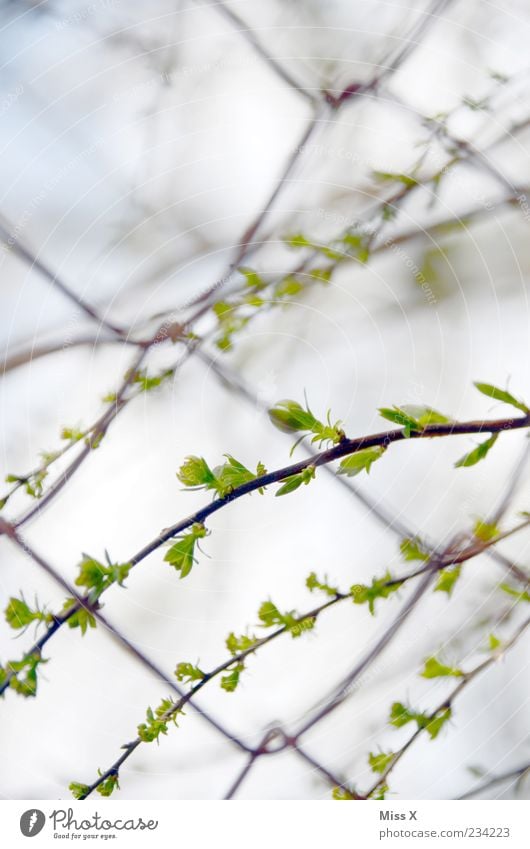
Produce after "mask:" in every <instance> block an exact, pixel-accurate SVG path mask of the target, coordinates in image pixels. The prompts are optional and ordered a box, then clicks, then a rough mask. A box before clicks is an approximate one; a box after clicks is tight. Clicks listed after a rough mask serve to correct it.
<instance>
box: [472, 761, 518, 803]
mask: <svg viewBox="0 0 530 849" xmlns="http://www.w3.org/2000/svg"><path fill="white" fill-rule="evenodd" d="M529 773H530V763H527V764H525V765H524V766H520V767H518V768H517V769H512V770H510V771H509V772H505V773H503V774H502V775H495V776H493V777H492V778H489V779H488V780H487V781H485V782H484V783H483V784H479V785H478V787H474V788H473V789H472V790H468V792H467V793H464V794H463V796H458V801H463V800H464V799H473V797H474V796H479V795H480V794H481V793H484V792H485V791H486V790H489V789H490V788H491V787H495V786H496V785H497V784H505V783H506V782H509V785H511V784H513V783H517V782H518V781H520V780H521V779H522V778H524V777H525V776H526V775H528V774H529Z"/></svg>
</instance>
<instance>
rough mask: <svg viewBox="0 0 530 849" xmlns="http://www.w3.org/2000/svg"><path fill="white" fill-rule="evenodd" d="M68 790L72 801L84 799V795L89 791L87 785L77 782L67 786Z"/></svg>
mask: <svg viewBox="0 0 530 849" xmlns="http://www.w3.org/2000/svg"><path fill="white" fill-rule="evenodd" d="M68 789H69V791H70V793H71V794H72V796H73V797H74V799H84V797H85V796H86V794H87V793H88V792H89V791H90V787H89V786H88V784H80V783H79V782H78V781H72V782H71V783H70V784H69V785H68Z"/></svg>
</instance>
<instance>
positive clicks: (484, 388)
mask: <svg viewBox="0 0 530 849" xmlns="http://www.w3.org/2000/svg"><path fill="white" fill-rule="evenodd" d="M475 386H476V388H477V389H478V391H479V392H482V394H483V395H486V397H487V398H493V399H494V400H495V401H502V402H503V403H504V404H510V405H511V406H512V407H516V409H518V410H521V412H523V413H525V415H526V414H528V412H529V409H528V406H527V405H526V404H525V403H524V402H523V401H520V400H519V399H518V398H515V397H514V396H513V395H512V394H511V392H507V391H506V390H505V389H499V387H498V386H493V385H492V384H491V383H475Z"/></svg>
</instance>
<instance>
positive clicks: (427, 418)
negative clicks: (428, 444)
mask: <svg viewBox="0 0 530 849" xmlns="http://www.w3.org/2000/svg"><path fill="white" fill-rule="evenodd" d="M379 414H380V415H381V416H382V417H383V418H384V419H387V420H388V421H390V422H394V424H398V425H400V426H401V427H402V428H403V429H404V433H405V436H406V437H409V436H410V435H411V433H413V432H416V433H418V432H421V431H422V430H423V429H424V428H426V427H428V426H429V425H434V424H447V423H448V422H449V419H448V418H447V416H444V415H443V413H439V412H438V411H437V410H433V409H432V407H422V406H418V405H417V404H405V405H403V406H402V407H396V406H395V405H394V406H393V407H380V408H379Z"/></svg>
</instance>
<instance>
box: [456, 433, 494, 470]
mask: <svg viewBox="0 0 530 849" xmlns="http://www.w3.org/2000/svg"><path fill="white" fill-rule="evenodd" d="M498 436H499V434H498V433H493V434H492V435H491V436H490V437H489V439H486V440H485V441H484V442H481V443H480V445H477V447H476V448H474V449H473V451H470V452H469V454H464V456H463V457H461V458H460V460H458V461H457V462H456V463H455V468H456V469H461V468H463V467H465V466H474V465H476V463H479V462H480V461H481V460H483V459H484V457H486V455H487V454H488V451H489V450H490V448H493V446H494V445H495V443H496V442H497V438H498Z"/></svg>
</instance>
